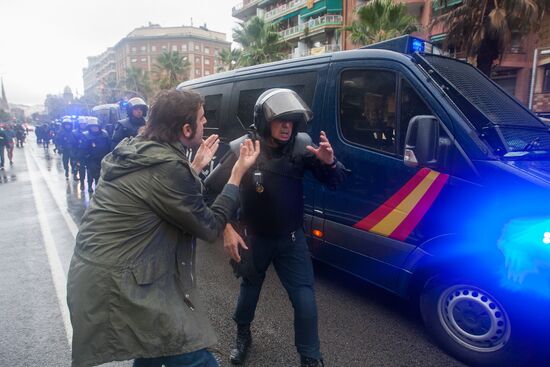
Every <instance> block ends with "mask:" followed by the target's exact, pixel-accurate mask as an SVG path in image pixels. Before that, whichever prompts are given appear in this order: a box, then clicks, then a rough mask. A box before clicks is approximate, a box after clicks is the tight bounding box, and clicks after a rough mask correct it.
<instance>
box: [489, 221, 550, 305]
mask: <svg viewBox="0 0 550 367" xmlns="http://www.w3.org/2000/svg"><path fill="white" fill-rule="evenodd" d="M541 240H542V241H541ZM541 242H542V243H541ZM548 245H550V218H548V217H544V218H519V219H514V220H512V221H510V222H509V223H508V224H507V225H506V226H505V227H504V229H503V231H502V235H501V237H500V239H499V240H498V247H499V248H500V250H501V251H502V253H503V255H504V258H505V263H504V273H505V278H506V279H505V280H506V281H507V282H511V283H515V284H516V285H522V286H524V287H528V285H527V284H526V283H528V280H531V281H537V282H538V281H540V280H541V278H544V279H546V277H547V275H548V274H550V272H548V274H547V273H546V271H544V272H543V270H545V269H547V268H550V247H549V246H548ZM535 278H538V279H535ZM546 283H548V282H546ZM538 287H540V285H539V286H538ZM528 288H531V287H528ZM549 296H550V294H549Z"/></svg>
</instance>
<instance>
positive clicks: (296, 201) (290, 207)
mask: <svg viewBox="0 0 550 367" xmlns="http://www.w3.org/2000/svg"><path fill="white" fill-rule="evenodd" d="M276 118H281V119H287V120H290V121H293V122H294V123H293V133H292V136H291V138H290V140H289V141H288V142H286V143H282V142H281V143H280V144H277V146H275V147H272V146H270V145H268V144H266V139H268V138H269V137H270V135H271V132H270V130H269V125H270V122H271V121H272V120H274V119H276ZM310 119H311V111H310V110H309V108H308V107H307V106H306V105H305V103H304V102H303V101H302V100H301V99H300V97H298V95H297V94H296V93H294V92H293V91H290V90H286V89H276V90H268V91H266V92H264V93H263V94H262V95H261V96H260V97H259V98H258V102H257V103H256V106H255V111H254V120H255V121H254V125H255V127H256V131H257V132H258V134H259V138H260V145H261V153H260V156H259V157H258V160H257V161H256V165H255V167H254V169H251V170H249V172H247V174H246V175H245V176H244V177H243V180H242V182H241V189H240V193H241V195H240V197H241V209H240V215H239V221H240V223H241V224H242V228H244V232H243V234H244V235H246V240H245V241H246V243H247V245H248V247H249V248H250V249H251V252H252V253H251V256H250V255H249V257H251V259H252V260H251V261H252V266H246V269H245V270H243V271H241V274H240V275H242V281H241V288H240V294H239V299H238V302H237V307H236V310H235V313H234V316H233V319H234V320H235V322H236V323H237V326H238V335H237V347H236V348H235V349H234V350H232V352H231V361H232V362H233V363H235V364H241V363H242V362H244V357H246V350H247V348H248V347H247V346H245V347H244V348H243V345H242V343H247V344H250V340H251V337H250V331H249V325H250V323H251V322H252V321H253V319H254V313H255V310H256V305H257V302H258V299H259V296H260V291H261V287H262V283H263V281H264V279H265V273H266V271H267V269H268V267H269V265H270V264H271V263H273V265H274V267H275V271H276V272H277V275H278V277H279V279H280V280H281V283H282V284H283V286H284V287H285V289H286V290H287V293H288V296H289V298H290V300H291V302H292V305H293V308H294V320H295V321H294V325H295V345H296V347H297V350H298V353H299V354H300V355H301V356H302V365H304V366H305V365H307V366H318V365H319V364H318V363H322V362H321V361H322V360H321V353H320V346H319V337H318V331H317V306H316V303H315V291H314V276H313V267H312V264H311V257H310V253H309V250H308V247H307V243H306V238H305V235H304V232H303V229H302V228H303V177H304V173H305V171H307V170H310V171H312V172H313V174H314V176H315V177H316V178H317V179H318V180H320V181H321V182H323V183H324V184H327V185H328V186H331V187H332V186H335V185H336V184H338V183H340V182H341V181H342V180H343V178H344V167H343V165H342V164H341V163H339V162H337V161H335V162H334V163H333V164H332V165H330V166H329V165H325V164H323V163H322V162H321V161H319V160H318V159H317V157H315V155H313V154H312V153H311V152H309V151H308V150H307V149H306V146H308V145H312V142H311V138H310V137H309V135H307V134H306V133H297V131H298V130H299V128H300V126H297V125H300V124H302V125H305V123H306V122H307V121H309V120H310ZM247 137H248V136H245V137H241V138H239V139H237V140H236V141H233V142H232V143H231V144H230V147H231V149H230V151H229V152H228V153H227V154H226V156H225V157H224V158H223V159H222V161H221V162H220V165H219V166H218V167H217V168H216V169H215V170H214V171H213V172H212V173H211V174H210V175H209V176H208V178H207V179H206V181H205V185H206V187H207V189H208V190H212V191H214V192H217V191H219V190H220V187H221V184H222V183H223V182H225V181H226V180H227V177H228V174H229V173H230V171H231V167H232V166H233V164H234V162H235V161H236V160H237V155H238V151H239V149H238V147H239V145H240V142H241V141H242V140H244V139H245V138H247ZM237 273H239V271H238V270H237ZM246 334H248V336H247V335H246ZM243 350H244V357H243V356H242V354H243V353H242V352H243ZM304 358H305V359H306V360H310V361H313V363H312V364H304Z"/></svg>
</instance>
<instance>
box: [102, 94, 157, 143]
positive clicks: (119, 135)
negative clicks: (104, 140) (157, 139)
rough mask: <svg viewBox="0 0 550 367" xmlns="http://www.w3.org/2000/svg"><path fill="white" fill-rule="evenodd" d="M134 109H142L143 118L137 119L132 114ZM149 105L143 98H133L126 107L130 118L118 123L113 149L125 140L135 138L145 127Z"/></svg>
mask: <svg viewBox="0 0 550 367" xmlns="http://www.w3.org/2000/svg"><path fill="white" fill-rule="evenodd" d="M134 108H141V110H142V111H143V116H142V117H141V118H135V117H134V115H133V114H132V110H133V109H134ZM147 111H148V107H147V104H145V102H144V101H143V99H141V98H137V97H134V98H131V99H130V100H129V101H128V104H127V105H126V112H127V114H128V117H127V118H125V119H122V120H120V121H118V122H117V124H116V126H115V130H114V132H113V136H112V139H111V140H112V143H111V149H114V148H115V147H116V146H117V145H118V143H120V142H121V141H122V140H123V139H124V138H129V137H134V136H136V135H137V134H138V133H139V129H140V128H141V127H142V126H144V125H145V117H146V116H147Z"/></svg>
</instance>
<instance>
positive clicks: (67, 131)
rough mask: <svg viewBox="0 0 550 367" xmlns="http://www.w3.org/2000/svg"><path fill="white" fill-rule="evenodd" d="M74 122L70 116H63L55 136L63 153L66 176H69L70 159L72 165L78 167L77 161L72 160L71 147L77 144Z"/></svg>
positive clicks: (58, 147) (57, 144)
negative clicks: (74, 134) (73, 130)
mask: <svg viewBox="0 0 550 367" xmlns="http://www.w3.org/2000/svg"><path fill="white" fill-rule="evenodd" d="M72 128H73V122H72V121H71V119H70V118H69V117H65V118H63V122H62V123H61V129H60V131H59V133H58V134H57V135H56V137H55V141H56V146H57V149H58V150H59V151H60V152H61V154H62V160H63V168H64V169H65V178H69V161H70V163H71V166H72V167H73V168H74V167H76V162H75V161H71V149H73V147H74V146H75V145H76V143H75V141H74V136H73V132H72Z"/></svg>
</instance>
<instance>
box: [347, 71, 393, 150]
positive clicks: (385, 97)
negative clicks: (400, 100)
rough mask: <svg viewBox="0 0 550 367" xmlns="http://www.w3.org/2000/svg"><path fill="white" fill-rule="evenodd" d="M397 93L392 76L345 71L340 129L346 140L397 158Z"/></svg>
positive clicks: (382, 73) (385, 72) (387, 72)
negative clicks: (394, 155)
mask: <svg viewBox="0 0 550 367" xmlns="http://www.w3.org/2000/svg"><path fill="white" fill-rule="evenodd" d="M396 90H397V78H396V75H395V73H393V72H390V71H383V70H348V71H344V72H343V73H342V77H341V84H340V128H341V131H342V134H343V136H344V138H345V139H346V140H348V141H350V142H352V143H355V144H359V145H362V146H365V147H368V148H373V149H376V150H382V151H385V152H389V153H394V154H395V153H396V141H395V129H396Z"/></svg>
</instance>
